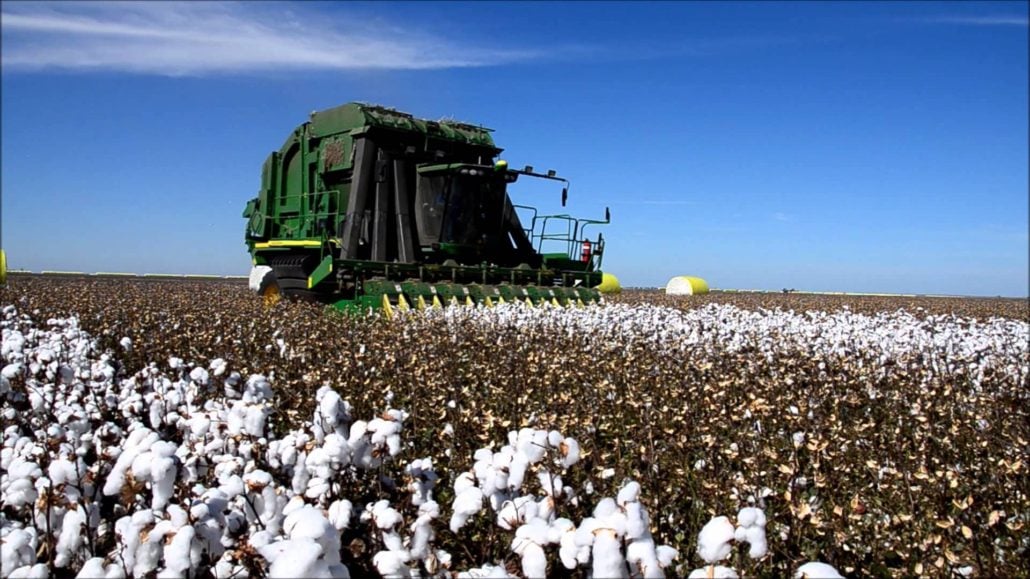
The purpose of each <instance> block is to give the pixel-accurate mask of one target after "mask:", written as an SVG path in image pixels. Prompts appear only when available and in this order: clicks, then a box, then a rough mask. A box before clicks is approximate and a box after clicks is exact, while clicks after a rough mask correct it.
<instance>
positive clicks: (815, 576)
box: [794, 561, 844, 579]
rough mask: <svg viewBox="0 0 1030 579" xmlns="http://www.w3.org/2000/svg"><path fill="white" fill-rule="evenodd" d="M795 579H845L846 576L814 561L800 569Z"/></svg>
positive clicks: (795, 574)
mask: <svg viewBox="0 0 1030 579" xmlns="http://www.w3.org/2000/svg"><path fill="white" fill-rule="evenodd" d="M794 579H844V576H843V575H841V574H840V571H837V570H836V569H834V568H833V567H831V566H829V565H827V564H826V563H821V562H819V561H813V562H811V563H805V564H804V565H802V566H800V567H798V570H797V571H796V572H795V573H794Z"/></svg>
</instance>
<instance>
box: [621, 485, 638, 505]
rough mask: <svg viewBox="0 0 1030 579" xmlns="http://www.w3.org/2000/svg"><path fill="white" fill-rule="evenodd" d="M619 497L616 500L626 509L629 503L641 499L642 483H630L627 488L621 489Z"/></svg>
mask: <svg viewBox="0 0 1030 579" xmlns="http://www.w3.org/2000/svg"><path fill="white" fill-rule="evenodd" d="M617 497H618V498H616V499H615V500H616V502H617V503H618V504H619V506H622V507H625V506H626V504H627V503H632V502H636V501H637V500H638V499H639V497H640V483H638V482H637V481H630V482H629V483H627V484H626V486H624V487H622V488H621V489H619V494H618V496H617Z"/></svg>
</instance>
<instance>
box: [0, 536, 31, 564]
mask: <svg viewBox="0 0 1030 579" xmlns="http://www.w3.org/2000/svg"><path fill="white" fill-rule="evenodd" d="M0 553H2V558H0V563H3V569H4V570H5V572H6V570H9V569H17V568H19V567H23V566H26V567H27V566H29V565H32V564H34V563H35V562H36V536H35V529H28V530H26V529H12V530H11V531H9V532H7V533H6V534H4V535H3V540H2V541H0Z"/></svg>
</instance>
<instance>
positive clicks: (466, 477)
mask: <svg viewBox="0 0 1030 579" xmlns="http://www.w3.org/2000/svg"><path fill="white" fill-rule="evenodd" d="M474 486H476V478H475V475H473V474H472V473H471V472H463V473H461V474H459V475H458V478H456V479H454V495H455V496H458V495H460V494H461V493H462V492H463V491H464V490H465V489H467V488H471V487H474Z"/></svg>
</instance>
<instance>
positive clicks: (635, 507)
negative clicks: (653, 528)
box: [626, 501, 650, 539]
mask: <svg viewBox="0 0 1030 579" xmlns="http://www.w3.org/2000/svg"><path fill="white" fill-rule="evenodd" d="M647 523H648V520H647V512H646V511H645V510H644V507H643V505H641V504H640V503H638V502H635V501H634V502H631V503H629V504H628V505H626V537H627V538H630V539H638V538H641V537H644V536H645V535H649V534H650V530H649V529H648V528H647V527H648V525H647Z"/></svg>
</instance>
